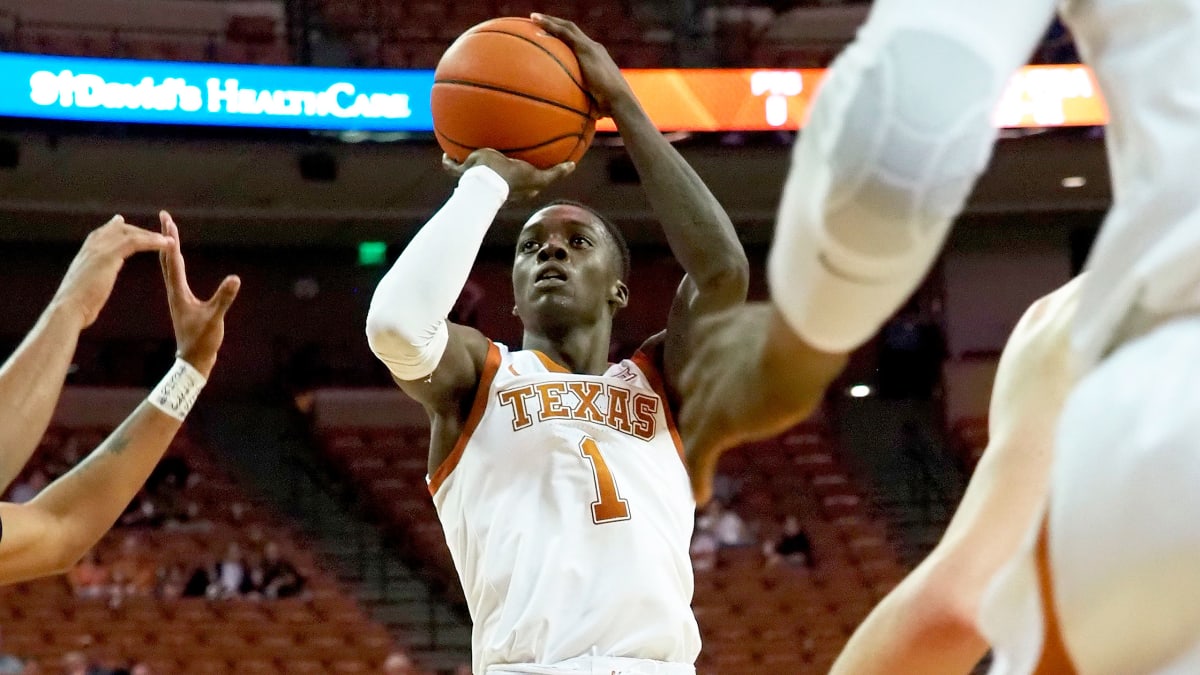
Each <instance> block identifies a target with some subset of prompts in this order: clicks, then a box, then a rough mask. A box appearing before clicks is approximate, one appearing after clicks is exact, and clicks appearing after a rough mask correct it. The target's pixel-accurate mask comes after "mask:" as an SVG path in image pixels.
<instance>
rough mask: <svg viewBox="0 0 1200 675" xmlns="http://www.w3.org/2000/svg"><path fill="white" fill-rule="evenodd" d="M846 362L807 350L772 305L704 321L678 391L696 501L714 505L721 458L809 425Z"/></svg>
mask: <svg viewBox="0 0 1200 675" xmlns="http://www.w3.org/2000/svg"><path fill="white" fill-rule="evenodd" d="M846 359H847V356H846V355H845V354H829V353H825V352H821V351H818V350H816V349H813V348H812V347H810V346H808V345H806V344H805V343H804V342H803V341H802V340H800V338H798V337H797V336H796V335H795V334H794V333H793V332H792V331H791V330H790V329H789V328H788V327H787V325H786V324H785V323H784V321H783V319H782V317H780V316H779V314H778V312H777V311H776V310H775V308H774V307H773V306H772V305H771V304H769V303H750V304H745V305H740V306H738V307H735V308H734V309H732V310H729V311H726V312H722V313H720V314H717V315H714V316H712V317H706V318H703V319H701V320H699V321H698V322H697V323H696V325H694V326H693V327H692V330H691V331H690V338H689V340H688V343H687V359H686V363H685V364H684V366H683V368H682V372H681V374H680V377H679V378H678V380H677V384H676V396H677V399H678V401H679V403H678V408H679V411H678V415H677V419H678V424H679V433H680V436H681V437H682V439H683V443H684V448H685V450H686V451H687V454H688V463H689V469H690V472H691V475H692V484H693V488H694V490H695V493H696V499H697V501H700V502H703V501H706V500H707V499H708V496H709V494H710V489H711V483H712V477H713V473H714V472H715V470H716V463H717V459H718V458H719V456H720V453H721V452H722V451H724V450H726V449H728V448H731V447H734V446H736V445H739V444H741V443H745V442H747V441H751V440H754V439H759V438H768V437H771V436H774V435H776V434H778V433H781V432H783V431H784V430H786V429H788V428H790V427H792V426H794V425H795V424H797V423H799V422H801V421H803V420H804V419H805V418H806V417H808V416H809V415H810V414H811V413H812V412H813V410H815V409H816V408H817V406H818V405H820V402H821V400H822V398H823V397H824V394H825V389H826V388H827V387H828V386H829V384H830V383H831V382H833V380H834V379H836V378H837V376H838V375H839V374H840V373H841V372H842V369H843V368H844V367H845V364H846Z"/></svg>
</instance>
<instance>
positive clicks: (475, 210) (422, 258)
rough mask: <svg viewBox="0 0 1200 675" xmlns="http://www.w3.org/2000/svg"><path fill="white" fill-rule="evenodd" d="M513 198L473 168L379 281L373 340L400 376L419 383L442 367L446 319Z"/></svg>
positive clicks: (496, 179) (370, 324)
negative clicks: (490, 232) (488, 236)
mask: <svg viewBox="0 0 1200 675" xmlns="http://www.w3.org/2000/svg"><path fill="white" fill-rule="evenodd" d="M507 198H508V185H507V184H506V183H505V182H504V179H502V178H501V177H500V176H499V175H498V174H496V173H495V172H494V171H492V170H491V169H488V168H486V167H475V168H472V169H470V170H468V171H467V172H466V173H465V174H463V177H462V178H461V179H460V180H459V184H458V188H457V189H456V190H455V191H454V194H453V195H452V196H451V197H450V199H449V201H447V202H446V204H445V205H444V206H442V208H441V209H440V210H439V211H438V212H437V213H436V214H434V216H433V218H431V219H430V220H429V222H428V223H426V224H425V226H424V227H423V228H421V231H420V232H418V233H417V236H415V237H413V240H412V243H410V244H409V245H408V247H407V248H405V249H404V252H403V253H401V254H400V258H399V259H397V260H396V263H395V265H393V266H392V268H391V269H390V270H389V271H388V272H387V274H385V275H384V277H383V279H382V280H381V281H380V282H379V285H378V286H377V287H376V289H375V294H374V295H373V296H372V298H371V307H370V310H369V311H368V312H367V340H368V342H369V343H370V345H371V350H372V351H373V352H374V353H375V355H376V356H378V357H379V359H380V360H381V361H383V362H384V363H386V364H387V365H388V367H389V369H391V371H392V372H393V373H395V374H396V376H397V377H401V378H402V379H417V378H418V377H424V376H425V375H428V374H429V373H430V372H432V371H433V368H434V367H436V365H437V362H438V359H439V358H440V357H441V354H442V352H443V351H444V350H445V348H446V341H447V339H448V335H447V330H446V315H447V314H449V313H450V310H451V308H453V307H454V301H455V300H456V299H457V298H458V295H459V293H461V292H462V289H463V286H465V285H466V283H467V279H468V277H469V276H470V273H471V267H472V266H473V265H474V264H475V258H476V256H478V254H479V248H480V246H482V244H483V238H484V236H485V235H486V234H487V231H488V228H489V227H491V224H492V221H493V220H494V219H495V217H496V214H497V213H498V212H499V211H500V207H501V206H503V205H504V201H505V200H506V199H507Z"/></svg>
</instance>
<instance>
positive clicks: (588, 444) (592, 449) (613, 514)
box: [579, 436, 629, 525]
mask: <svg viewBox="0 0 1200 675" xmlns="http://www.w3.org/2000/svg"><path fill="white" fill-rule="evenodd" d="M579 454H581V455H583V458H584V459H586V460H587V461H588V463H589V464H591V466H592V478H593V479H594V481H595V485H596V501H594V502H592V522H594V523H596V524H597V525H603V524H604V523H615V522H620V521H622V520H629V502H627V501H625V500H624V499H622V498H621V491H620V490H619V489H618V488H617V481H616V479H615V478H613V475H612V471H611V470H610V469H609V468H608V463H607V462H605V461H604V455H602V454H600V446H598V445H596V439H594V438H592V437H591V436H584V437H583V440H581V441H579Z"/></svg>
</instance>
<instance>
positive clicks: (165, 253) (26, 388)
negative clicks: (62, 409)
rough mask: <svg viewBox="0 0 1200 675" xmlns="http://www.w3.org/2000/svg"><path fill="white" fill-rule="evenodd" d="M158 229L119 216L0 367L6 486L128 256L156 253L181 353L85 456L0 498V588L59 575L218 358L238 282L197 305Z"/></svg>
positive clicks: (133, 484) (113, 512) (120, 504)
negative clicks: (14, 495) (40, 484)
mask: <svg viewBox="0 0 1200 675" xmlns="http://www.w3.org/2000/svg"><path fill="white" fill-rule="evenodd" d="M159 218H160V220H161V221H162V233H161V234H158V233H154V232H150V231H147V230H143V229H141V228H139V227H134V226H133V225H129V224H127V223H125V222H124V220H123V219H122V218H121V216H115V217H113V219H112V220H110V221H108V223H106V224H105V225H104V226H102V227H100V228H98V229H96V230H95V231H93V232H92V233H91V234H90V235H88V238H87V240H86V241H84V243H83V247H82V248H81V249H80V251H79V254H78V255H76V256H75V260H74V261H73V262H72V263H71V266H70V268H69V269H68V270H67V274H66V276H65V277H64V278H63V281H62V284H61V285H60V286H59V288H58V292H57V293H55V295H54V299H53V300H51V301H50V306H49V307H48V308H47V309H46V311H45V312H44V313H43V314H42V316H41V318H40V319H39V320H38V323H37V325H36V326H35V327H34V329H33V331H32V332H30V334H29V336H28V337H27V338H26V339H25V341H24V342H22V343H21V346H20V347H18V348H17V351H16V352H14V353H13V355H12V357H10V358H9V360H8V362H7V363H5V364H4V368H3V370H0V393H2V396H0V400H3V402H4V403H3V405H2V406H0V438H3V439H4V450H3V454H2V455H0V466H2V467H3V472H4V473H3V475H2V479H3V483H4V485H7V484H8V483H9V482H11V481H12V480H13V478H15V477H16V475H17V474H18V473H20V471H21V468H22V467H23V466H24V464H25V463H26V462H27V461H28V460H29V457H30V455H32V453H33V450H34V449H35V448H36V447H37V443H38V440H39V439H40V438H41V436H42V434H43V433H44V432H45V430H46V427H47V425H49V423H50V416H51V413H52V412H53V410H54V406H55V403H56V402H57V400H58V395H59V392H60V391H61V390H62V385H63V380H64V379H65V378H66V375H67V367H68V366H69V365H70V362H71V356H72V354H74V352H75V345H76V343H77V341H78V338H79V333H80V331H82V330H83V329H84V328H87V327H88V326H90V325H91V324H92V323H93V322H95V320H96V317H97V316H99V314H100V310H101V308H102V307H103V306H104V304H105V303H106V302H107V301H108V297H109V295H110V294H111V293H112V289H113V285H114V284H115V283H116V280H117V274H118V273H119V272H120V270H121V266H122V265H123V264H124V262H125V259H126V258H128V257H129V256H131V255H133V254H135V253H138V252H141V251H158V252H159V258H160V261H161V263H162V270H163V279H164V280H165V282H166V287H167V300H168V302H169V304H170V309H171V323H172V324H173V325H174V327H175V340H176V343H177V344H178V347H179V349H178V352H177V354H178V358H177V359H176V361H175V365H174V367H172V368H171V370H170V371H169V372H168V373H167V375H166V377H165V378H163V381H162V382H161V383H159V385H158V386H157V387H155V389H154V391H153V392H151V394H150V396H149V397H148V398H147V399H146V401H145V402H143V403H142V404H141V405H140V406H138V408H137V409H136V410H134V411H133V413H132V414H131V415H130V416H129V417H128V418H126V420H125V421H124V422H123V423H122V424H121V425H120V426H119V427H117V429H116V430H115V431H113V433H112V434H111V435H110V436H109V437H108V438H107V439H105V441H104V442H103V443H101V444H100V446H99V447H97V448H96V449H95V450H94V451H93V452H92V453H91V454H90V455H88V457H86V458H85V459H84V460H83V461H82V462H80V464H79V465H78V466H76V467H75V468H74V469H72V470H71V471H69V472H68V473H67V474H66V475H64V476H62V477H61V478H59V479H58V480H55V481H54V482H52V483H51V484H50V485H48V486H46V488H45V489H43V490H42V492H41V493H40V494H38V495H37V496H36V497H34V498H33V499H32V500H31V501H29V502H27V503H24V504H8V503H0V584H10V583H15V582H18V581H24V580H27V579H33V578H36V577H41V576H45V575H49V574H57V573H61V572H64V571H66V570H67V569H68V568H70V567H71V565H73V564H75V561H76V560H78V559H79V558H80V557H82V556H83V554H84V553H85V552H86V551H87V550H88V549H90V548H91V547H92V546H93V545H94V544H95V543H96V542H97V541H98V540H99V539H100V537H102V536H104V533H105V532H107V531H108V529H109V528H110V527H112V524H113V523H114V522H115V521H116V520H117V517H119V516H120V515H121V512H122V511H124V510H125V507H126V506H128V505H129V502H130V500H132V499H133V497H134V495H135V494H137V491H138V489H140V488H141V486H142V484H143V483H144V482H145V481H146V478H147V477H148V476H149V475H150V472H151V470H152V469H153V468H154V466H155V464H157V463H158V460H159V459H160V458H161V457H162V455H163V453H164V452H165V451H166V449H167V446H168V445H170V443H171V439H172V438H174V437H175V433H176V432H177V431H178V430H179V427H180V425H181V424H182V423H183V419H184V417H185V416H186V415H187V412H188V410H189V409H191V407H192V404H193V403H194V402H195V400H196V396H197V395H198V394H199V393H200V389H201V388H202V387H203V386H204V383H205V382H206V380H207V378H208V376H209V373H211V372H212V368H213V365H214V363H215V362H216V359H217V350H218V349H219V348H220V346H221V341H222V339H223V338H224V335H225V322H224V321H225V312H226V311H227V310H228V309H229V305H230V304H231V303H232V302H233V299H234V297H235V296H236V295H237V291H238V287H239V285H240V283H241V282H240V281H239V280H238V278H237V277H227V278H226V279H225V280H224V281H222V282H221V285H220V287H219V288H218V289H217V292H216V294H214V295H213V297H212V298H211V299H209V300H207V301H200V300H198V299H197V298H196V297H195V296H194V295H193V294H192V291H191V289H190V288H189V286H188V283H187V277H186V276H185V274H184V266H183V256H182V255H181V253H180V250H179V229H178V227H176V225H175V223H174V222H173V221H172V220H171V217H170V216H169V215H168V214H167V213H166V212H165V211H164V212H162V213H161V214H160V215H159Z"/></svg>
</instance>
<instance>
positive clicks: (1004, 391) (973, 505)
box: [832, 277, 1082, 675]
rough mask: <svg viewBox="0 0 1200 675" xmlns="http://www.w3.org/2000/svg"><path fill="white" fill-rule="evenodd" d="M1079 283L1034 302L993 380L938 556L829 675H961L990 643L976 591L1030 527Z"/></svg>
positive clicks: (1062, 384)
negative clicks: (982, 445)
mask: <svg viewBox="0 0 1200 675" xmlns="http://www.w3.org/2000/svg"><path fill="white" fill-rule="evenodd" d="M1081 280H1082V277H1079V278H1076V279H1075V280H1073V281H1071V282H1070V283H1068V284H1067V285H1065V286H1063V287H1062V288H1060V289H1058V290H1056V291H1054V292H1053V293H1051V294H1050V295H1048V296H1046V297H1044V298H1042V299H1041V300H1038V301H1037V302H1036V303H1034V304H1033V305H1032V306H1031V307H1030V308H1029V309H1028V310H1027V311H1026V312H1025V315H1024V316H1023V317H1022V318H1021V320H1020V321H1019V322H1018V323H1017V326H1016V328H1015V329H1014V330H1013V332H1012V335H1011V336H1010V337H1009V339H1008V344H1006V345H1005V347H1004V353H1003V354H1002V355H1001V356H1000V364H999V367H998V368H997V370H996V380H995V383H994V385H993V387H992V398H991V406H990V410H989V414H988V427H989V437H988V447H987V450H986V451H985V452H984V454H983V457H982V459H981V460H980V462H979V466H978V467H977V468H976V470H975V474H974V475H973V476H972V477H971V482H970V485H968V486H967V492H966V494H965V495H964V496H963V500H962V503H961V504H960V505H959V507H958V511H957V512H956V513H955V514H954V518H953V520H951V521H950V526H949V528H947V530H946V533H945V535H944V536H943V537H942V540H941V541H940V542H939V543H938V545H937V547H936V548H934V550H933V551H932V552H931V553H930V554H929V556H928V557H926V558H925V560H924V561H922V562H921V564H920V565H918V566H917V568H916V569H915V570H913V572H912V573H911V574H909V575H908V577H907V578H905V579H904V581H902V582H901V583H900V584H899V585H898V586H897V587H896V588H895V589H893V590H892V592H891V593H889V594H888V595H887V597H885V598H884V599H883V600H882V601H881V602H880V603H879V605H878V606H877V607H876V608H875V609H874V610H873V611H872V612H871V614H870V616H868V617H867V619H866V620H865V621H864V622H863V624H862V625H861V626H859V628H858V630H857V631H856V632H855V633H854V635H853V636H852V637H851V638H850V642H849V643H848V644H847V645H846V648H845V650H844V651H843V652H842V654H841V656H839V657H838V660H837V662H836V663H835V664H834V667H833V671H832V672H833V674H834V675H841V674H845V675H870V674H871V673H880V674H881V675H882V674H885V673H886V674H887V675H906V674H909V675H965V674H966V673H969V672H971V670H972V668H974V667H975V665H976V664H978V663H979V660H980V659H981V658H982V657H983V655H984V653H985V652H986V651H987V648H988V643H987V641H986V640H985V639H984V637H983V636H982V634H981V632H980V628H979V621H978V620H979V608H980V605H981V604H982V602H983V596H984V591H985V590H986V589H987V587H988V584H989V583H990V582H991V581H992V579H993V578H994V577H995V576H996V573H997V572H998V571H999V570H1000V569H1001V567H1002V566H1004V565H1005V564H1006V563H1007V562H1008V561H1009V560H1010V559H1011V558H1012V557H1013V556H1014V555H1015V554H1016V552H1017V551H1018V550H1019V549H1020V546H1021V543H1022V541H1023V539H1024V536H1025V533H1026V532H1028V531H1029V529H1030V527H1032V526H1033V525H1035V524H1036V523H1037V520H1038V517H1039V516H1040V509H1041V505H1042V504H1043V502H1044V500H1045V497H1046V491H1047V486H1048V484H1049V482H1050V460H1051V458H1052V457H1053V456H1054V433H1055V429H1056V427H1057V423H1058V418H1059V414H1060V413H1061V412H1062V408H1063V403H1064V402H1065V400H1066V397H1067V393H1068V392H1069V391H1070V388H1071V386H1072V385H1073V384H1074V383H1075V381H1076V374H1077V367H1076V364H1075V361H1074V359H1073V354H1072V351H1071V344H1070V327H1071V324H1072V322H1073V321H1074V319H1075V310H1076V307H1077V306H1078V304H1079V291H1080V288H1081V287H1082V283H1081Z"/></svg>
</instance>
